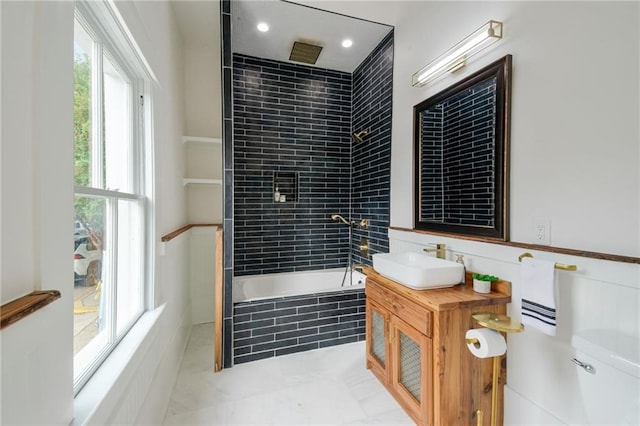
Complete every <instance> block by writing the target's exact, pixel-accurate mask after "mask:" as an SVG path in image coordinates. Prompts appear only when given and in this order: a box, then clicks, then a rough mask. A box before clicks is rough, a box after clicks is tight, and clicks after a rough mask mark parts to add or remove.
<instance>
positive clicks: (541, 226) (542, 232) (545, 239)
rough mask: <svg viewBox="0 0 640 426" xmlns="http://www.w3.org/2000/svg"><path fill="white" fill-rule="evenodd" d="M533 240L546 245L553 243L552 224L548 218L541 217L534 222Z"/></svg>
mask: <svg viewBox="0 0 640 426" xmlns="http://www.w3.org/2000/svg"><path fill="white" fill-rule="evenodd" d="M533 242H534V243H535V244H541V245H546V246H550V245H551V225H550V222H549V221H548V220H543V219H539V220H536V221H535V222H534V225H533Z"/></svg>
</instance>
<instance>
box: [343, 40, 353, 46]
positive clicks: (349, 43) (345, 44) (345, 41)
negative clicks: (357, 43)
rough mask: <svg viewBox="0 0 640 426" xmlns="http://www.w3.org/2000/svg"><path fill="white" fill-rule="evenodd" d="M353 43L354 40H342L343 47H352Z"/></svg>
mask: <svg viewBox="0 0 640 426" xmlns="http://www.w3.org/2000/svg"><path fill="white" fill-rule="evenodd" d="M352 45H353V41H351V40H349V39H345V40H342V47H351V46H352Z"/></svg>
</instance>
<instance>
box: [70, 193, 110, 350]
mask: <svg viewBox="0 0 640 426" xmlns="http://www.w3.org/2000/svg"><path fill="white" fill-rule="evenodd" d="M105 207H106V206H105V201H104V200H102V199H99V198H90V197H81V196H76V197H75V203H74V212H75V218H76V219H75V230H74V253H73V270H74V304H73V314H74V315H73V335H74V339H73V347H74V354H78V353H79V352H81V351H83V350H84V349H86V348H87V346H88V345H89V343H90V342H91V341H92V340H94V339H96V338H97V337H98V336H99V335H100V334H101V333H102V334H103V331H104V328H103V327H102V326H101V318H102V317H103V316H104V315H103V311H104V292H105V280H104V276H105V275H106V268H105V267H104V261H105V254H104V253H105V252H104V237H103V236H104V229H105ZM98 340H101V341H102V346H104V344H105V343H106V338H104V336H103V338H102V339H98ZM99 349H100V348H99V347H98V348H96V347H95V345H94V347H93V349H92V351H95V350H99Z"/></svg>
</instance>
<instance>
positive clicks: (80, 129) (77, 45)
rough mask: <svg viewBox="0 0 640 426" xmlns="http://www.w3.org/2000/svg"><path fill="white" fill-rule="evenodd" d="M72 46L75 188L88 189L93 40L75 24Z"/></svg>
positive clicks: (90, 148) (90, 149)
mask: <svg viewBox="0 0 640 426" xmlns="http://www.w3.org/2000/svg"><path fill="white" fill-rule="evenodd" d="M74 31H75V33H74V44H73V119H74V128H73V144H74V178H75V184H76V185H83V186H88V185H89V178H90V170H91V158H92V157H91V151H92V147H91V143H92V134H91V114H92V78H91V77H92V75H91V74H92V70H93V63H92V60H91V55H92V52H93V40H91V37H90V36H89V34H87V32H86V31H85V30H84V28H82V26H81V25H80V24H79V23H78V22H77V21H76V23H75V28H74Z"/></svg>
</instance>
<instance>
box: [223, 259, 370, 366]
mask: <svg viewBox="0 0 640 426" xmlns="http://www.w3.org/2000/svg"><path fill="white" fill-rule="evenodd" d="M343 275H344V269H342V268H340V269H330V270H323V271H305V272H290V273H282V274H265V275H255V276H240V277H235V278H234V280H233V301H234V303H233V361H234V364H240V363H244V362H249V361H254V360H258V359H264V358H270V357H274V356H279V355H285V354H290V353H293V352H301V351H306V350H311V349H318V348H322V347H327V346H333V345H339V344H344V343H351V342H357V341H361V340H364V338H365V295H364V287H365V285H366V276H365V275H364V274H362V273H360V272H358V271H353V274H352V283H353V284H352V285H349V274H347V278H346V282H345V286H344V287H341V286H340V284H341V282H342V277H343Z"/></svg>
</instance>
